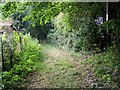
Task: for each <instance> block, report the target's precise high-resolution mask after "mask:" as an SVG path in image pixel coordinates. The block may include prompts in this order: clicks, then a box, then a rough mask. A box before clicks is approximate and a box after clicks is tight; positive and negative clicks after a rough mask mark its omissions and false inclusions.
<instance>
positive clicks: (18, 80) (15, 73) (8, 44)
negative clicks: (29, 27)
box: [2, 32, 42, 89]
mask: <svg viewBox="0 0 120 90" xmlns="http://www.w3.org/2000/svg"><path fill="white" fill-rule="evenodd" d="M12 35H13V36H8V35H7V34H6V35H5V34H4V37H3V62H4V64H3V67H4V68H3V75H2V78H3V81H2V82H3V85H4V89H8V88H9V89H10V88H16V87H17V88H19V87H20V85H22V84H24V82H25V81H26V78H27V75H28V73H30V72H31V71H33V70H35V68H36V67H35V66H34V62H36V61H42V59H41V46H40V44H39V41H38V40H37V39H33V38H31V36H30V34H28V35H23V34H21V36H22V50H21V49H20V45H19V37H18V35H17V33H16V32H14V33H13V34H12ZM5 36H8V37H5ZM10 37H11V38H10ZM10 55H12V58H11V56H10ZM10 60H11V62H12V63H11V62H10Z"/></svg>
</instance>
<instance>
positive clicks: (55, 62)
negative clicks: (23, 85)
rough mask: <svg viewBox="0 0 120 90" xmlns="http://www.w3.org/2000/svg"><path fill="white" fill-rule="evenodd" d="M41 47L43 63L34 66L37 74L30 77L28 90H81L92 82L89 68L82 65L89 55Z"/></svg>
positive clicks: (47, 46) (51, 47) (48, 46)
mask: <svg viewBox="0 0 120 90" xmlns="http://www.w3.org/2000/svg"><path fill="white" fill-rule="evenodd" d="M43 47H44V52H43V53H44V56H45V57H44V61H43V62H42V64H39V63H37V64H36V65H37V66H38V72H35V73H32V75H30V83H29V85H28V88H60V87H63V88H76V87H81V88H83V87H88V86H89V87H90V86H91V84H92V83H93V82H94V80H93V77H94V75H93V74H92V71H91V70H89V66H86V67H84V66H83V64H82V62H83V61H84V60H85V59H87V58H90V55H80V54H79V55H78V54H73V53H70V52H68V51H65V50H60V49H59V48H57V47H53V46H50V45H44V46H43Z"/></svg>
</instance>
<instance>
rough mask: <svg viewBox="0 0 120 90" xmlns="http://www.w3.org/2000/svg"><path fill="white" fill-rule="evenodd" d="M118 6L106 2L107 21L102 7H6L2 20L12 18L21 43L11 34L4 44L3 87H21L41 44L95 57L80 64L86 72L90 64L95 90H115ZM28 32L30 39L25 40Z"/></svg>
mask: <svg viewBox="0 0 120 90" xmlns="http://www.w3.org/2000/svg"><path fill="white" fill-rule="evenodd" d="M119 4H120V3H119V2H118V3H109V11H108V12H109V20H108V21H106V19H105V18H106V14H105V12H106V3H80V2H24V3H19V2H8V3H5V5H4V6H3V7H2V8H1V11H2V15H3V17H4V18H10V19H11V21H12V26H13V27H14V29H15V30H17V31H18V32H21V33H23V34H21V33H20V35H21V37H22V43H19V42H20V41H19V37H18V36H17V33H15V32H14V33H13V37H11V38H10V40H9V38H5V40H3V51H4V53H3V54H4V55H3V56H4V58H3V59H4V60H3V61H4V62H3V71H4V72H3V84H5V88H10V87H13V88H14V86H17V85H19V83H21V81H23V79H24V77H26V74H27V73H29V72H30V71H32V70H33V68H34V65H35V64H33V63H34V62H35V61H38V60H41V58H42V56H41V48H42V47H41V46H40V44H39V42H46V43H51V44H54V45H58V46H60V47H64V48H67V49H68V50H70V51H74V52H78V53H80V52H81V51H82V52H84V51H86V52H90V54H91V53H93V52H95V53H94V54H95V55H93V56H92V58H87V59H86V60H84V62H83V64H84V65H85V67H86V66H87V65H88V64H90V65H91V67H90V68H93V69H94V72H95V75H96V77H97V78H98V80H97V81H96V82H97V84H98V85H97V86H95V87H108V88H114V87H116V88H119V87H120V84H119V83H120V82H119V79H120V71H119V70H120V68H119V67H120V65H119V62H120V60H119V58H120V57H119V54H120V52H119V51H120V42H119V41H120V30H119V29H120V26H119V25H120V17H119V16H120V5H119ZM28 33H30V35H28V36H26V34H28ZM30 36H31V37H32V38H34V37H35V38H37V39H38V40H39V41H37V40H36V39H32V38H31V37H30ZM21 44H22V45H21ZM21 47H22V48H21ZM10 52H12V53H10ZM8 61H9V62H8ZM40 63H41V62H40ZM32 64H33V65H32ZM24 71H26V72H25V73H23V74H22V73H21V72H24ZM7 80H9V82H7ZM16 82H17V83H16ZM7 85H8V86H10V87H8V86H7Z"/></svg>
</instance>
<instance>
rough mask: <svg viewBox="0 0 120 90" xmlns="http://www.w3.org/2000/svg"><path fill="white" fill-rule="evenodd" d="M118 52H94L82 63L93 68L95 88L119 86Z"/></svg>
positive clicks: (119, 58)
mask: <svg viewBox="0 0 120 90" xmlns="http://www.w3.org/2000/svg"><path fill="white" fill-rule="evenodd" d="M119 55H120V53H119V52H114V51H112V50H109V51H107V52H104V53H99V54H95V55H94V56H92V57H90V58H87V59H86V60H84V61H83V62H82V63H83V64H84V66H87V65H89V66H91V67H90V68H93V69H94V73H95V76H96V78H97V79H96V82H97V85H96V86H95V87H96V88H100V87H102V88H120V81H119V80H120V64H119V63H120V56H119Z"/></svg>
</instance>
